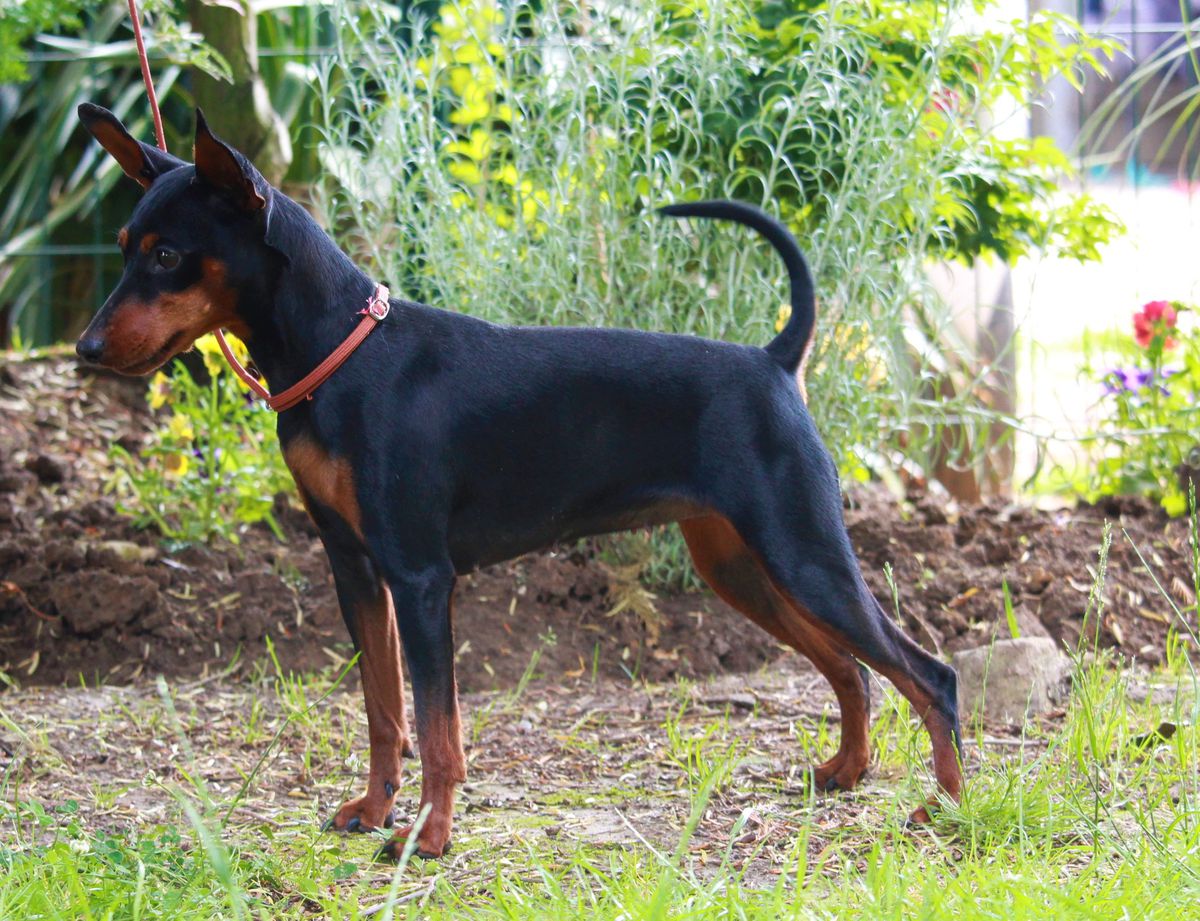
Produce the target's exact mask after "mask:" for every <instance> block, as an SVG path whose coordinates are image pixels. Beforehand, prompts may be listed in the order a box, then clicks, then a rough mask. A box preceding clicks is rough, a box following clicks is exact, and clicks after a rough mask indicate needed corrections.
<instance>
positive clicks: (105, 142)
mask: <svg viewBox="0 0 1200 921" xmlns="http://www.w3.org/2000/svg"><path fill="white" fill-rule="evenodd" d="M76 111H77V112H78V114H79V120H80V121H81V122H83V127H85V128H87V130H88V131H90V132H91V134H92V137H94V138H95V139H96V140H97V141H98V142H99V143H100V146H101V147H103V148H104V149H105V150H107V151H108V152H109V153H110V154H112V157H113V159H114V160H116V161H117V163H119V164H120V165H121V169H123V170H124V171H125V175H126V176H128V177H129V178H130V179H135V180H137V182H138V184H139V185H140V186H141V187H142V188H143V189H148V188H150V184H151V183H153V182H154V180H155V179H157V178H158V177H159V176H161V175H162V174H163V173H165V172H168V171H170V170H173V169H176V168H178V167H180V166H187V164H186V163H184V162H183V161H182V160H180V159H179V158H178V157H173V156H171V155H170V154H169V153H167V152H166V151H165V150H159V149H158V148H157V147H152V146H150V145H149V144H143V143H142V142H141V141H139V140H138V139H137V138H135V137H134V136H133V135H131V134H130V133H129V132H128V131H126V130H125V126H124V125H122V124H121V120H120V119H119V118H117V116H115V115H113V114H112V112H110V111H108V109H105V108H102V107H101V106H96V105H92V104H91V103H90V102H83V103H80V105H79V108H78V109H77V110H76Z"/></svg>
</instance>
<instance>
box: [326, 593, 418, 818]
mask: <svg viewBox="0 0 1200 921" xmlns="http://www.w3.org/2000/svg"><path fill="white" fill-rule="evenodd" d="M354 614H355V616H354V623H355V633H356V637H355V639H356V641H357V643H358V648H359V652H360V655H359V659H358V671H359V675H360V676H361V678H362V689H363V699H364V701H365V702H366V710H367V736H368V739H369V740H370V745H371V767H370V771H369V772H368V774H367V792H366V793H365V794H364V795H363V796H360V797H358V798H357V799H353V800H350V801H348V802H346V803H344V804H343V805H342V807H341V808H340V809H339V810H338V811H337V814H336V815H335V816H334V818H333V825H334V827H335V828H338V829H344V828H346V827H347V826H348V825H349V824H350V823H351V821H352V820H353V819H358V821H359V824H358V826H357V828H356V830H361V831H368V830H370V829H372V828H383V827H387V828H390V827H391V825H392V818H393V817H392V811H391V810H392V803H393V802H394V800H395V795H396V789H397V788H398V787H399V786H400V775H401V772H402V767H401V759H402V758H403V757H404V756H405V755H406V754H408V755H411V754H412V741H411V739H410V738H409V733H408V719H407V716H406V714H405V710H404V675H403V671H402V668H401V663H400V631H399V629H398V628H397V626H396V610H395V608H394V606H393V605H392V596H391V593H390V592H389V591H388V590H387V589H386V588H381V592H380V595H379V597H377V598H376V599H374V600H373V601H371V602H369V603H367V604H362V605H360V606H359V607H358V608H356V610H355V612H354Z"/></svg>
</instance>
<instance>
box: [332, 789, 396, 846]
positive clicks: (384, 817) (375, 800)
mask: <svg viewBox="0 0 1200 921" xmlns="http://www.w3.org/2000/svg"><path fill="white" fill-rule="evenodd" d="M389 786H390V784H389ZM395 824H396V813H395V812H393V811H392V798H391V797H390V796H387V797H379V796H372V795H371V794H369V793H368V794H367V795H366V796H360V797H359V798H358V799H352V800H350V801H349V802H346V803H343V804H342V807H341V808H340V809H338V811H337V812H335V813H334V814H333V815H332V816H331V817H330V818H328V819H326V820H325V822H324V824H322V826H321V830H322V831H338V832H349V833H352V834H353V833H356V832H370V831H375V829H377V828H391V827H392V826H393V825H395Z"/></svg>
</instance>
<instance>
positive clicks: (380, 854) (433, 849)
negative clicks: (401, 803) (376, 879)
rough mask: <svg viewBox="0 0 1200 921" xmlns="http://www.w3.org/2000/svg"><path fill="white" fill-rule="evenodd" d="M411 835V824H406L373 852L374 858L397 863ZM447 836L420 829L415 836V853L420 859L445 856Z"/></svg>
mask: <svg viewBox="0 0 1200 921" xmlns="http://www.w3.org/2000/svg"><path fill="white" fill-rule="evenodd" d="M411 835H412V826H411V825H408V826H405V827H404V828H402V829H400V831H398V832H396V834H395V835H393V836H392V837H391V838H390V839H388V841H387V842H386V843H385V844H384V845H383V847H381V848H380V849H379V850H378V851H376V852H375V859H376V860H378V861H381V862H385V863H399V862H400V858H401V856H403V854H404V848H405V845H407V844H408V839H409V837H410V836H411ZM450 846H451V845H450V839H449V837H445V836H442V837H441V838H440V840H439V836H437V835H434V834H432V833H431V831H430V830H429V829H427V828H425V829H422V830H421V834H420V835H419V836H418V838H417V849H416V851H414V852H413V853H415V854H416V855H417V856H418V857H420V858H421V859H422V860H437V859H438V858H440V857H445V856H446V855H447V854H449V853H450Z"/></svg>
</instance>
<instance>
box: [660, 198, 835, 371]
mask: <svg viewBox="0 0 1200 921" xmlns="http://www.w3.org/2000/svg"><path fill="white" fill-rule="evenodd" d="M658 211H659V213H660V214H667V215H670V216H671V217H712V218H724V219H725V220H730V221H737V222H738V223H739V224H745V225H746V226H748V227H752V228H754V229H755V230H757V231H758V232H759V233H760V234H762V235H763V236H764V237H766V238H767V241H768V242H769V243H770V244H771V245H772V246H774V247H775V250H776V251H777V252H778V253H779V255H780V256H782V257H783V264H784V265H785V266H786V267H787V271H788V279H789V280H790V281H791V285H792V315H791V317H789V318H788V321H787V325H786V326H785V327H784V328H783V331H782V332H781V333H780V334H779V335H778V336H776V337H775V338H774V339H772V340H771V342H770V343H769V344H768V345H767V346H766V350H767V354H768V355H770V356H771V357H772V358H774V359H775V360H776V361H777V362H779V363H780V364H781V365H783V367H784V368H785V369H786V370H787V371H788V372H790V373H793V374H794V373H795V372H796V369H797V368H799V367H800V363H801V362H802V361H803V360H804V355H805V353H806V352H807V351H808V346H809V343H810V342H811V341H812V334H813V326H814V325H815V323H816V319H817V308H816V300H815V295H814V292H813V280H812V274H811V273H810V272H809V271H808V263H807V262H806V261H805V260H804V254H803V253H801V252H800V247H799V246H797V245H796V240H795V238H794V237H793V236H792V234H791V232H790V231H789V230H788V229H787V228H786V227H784V226H783V224H781V223H780V222H779V221H777V220H775V218H773V217H771V216H769V215H767V214H765V213H764V212H762V211H760V210H759V209H758V208H755V207H754V206H753V205H747V204H743V203H742V202H736V201H696V202H686V203H684V204H678V205H667V206H665V207H663V208H659V209H658Z"/></svg>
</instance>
